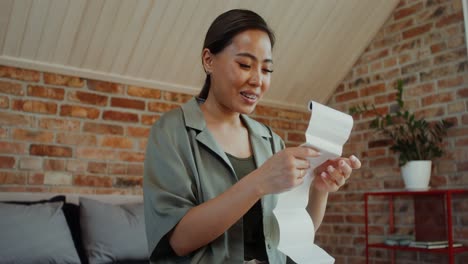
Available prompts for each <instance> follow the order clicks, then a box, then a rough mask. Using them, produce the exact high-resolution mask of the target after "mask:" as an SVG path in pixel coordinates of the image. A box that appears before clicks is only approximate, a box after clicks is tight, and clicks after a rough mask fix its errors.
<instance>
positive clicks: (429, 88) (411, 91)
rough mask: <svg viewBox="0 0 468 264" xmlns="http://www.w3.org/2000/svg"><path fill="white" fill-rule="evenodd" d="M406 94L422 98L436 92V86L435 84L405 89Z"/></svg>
mask: <svg viewBox="0 0 468 264" xmlns="http://www.w3.org/2000/svg"><path fill="white" fill-rule="evenodd" d="M405 92H406V94H407V95H409V96H414V97H421V96H423V95H426V94H429V93H432V92H434V84H433V83H425V84H420V85H418V86H416V87H413V88H408V89H405Z"/></svg>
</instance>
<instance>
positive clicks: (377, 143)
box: [368, 139, 392, 149]
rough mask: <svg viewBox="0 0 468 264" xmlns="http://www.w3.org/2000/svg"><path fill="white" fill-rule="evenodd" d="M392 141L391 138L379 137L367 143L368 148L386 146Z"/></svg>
mask: <svg viewBox="0 0 468 264" xmlns="http://www.w3.org/2000/svg"><path fill="white" fill-rule="evenodd" d="M391 143H392V141H391V140H389V139H379V140H374V141H369V143H368V148H369V149H371V148H380V147H388V146H390V145H391Z"/></svg>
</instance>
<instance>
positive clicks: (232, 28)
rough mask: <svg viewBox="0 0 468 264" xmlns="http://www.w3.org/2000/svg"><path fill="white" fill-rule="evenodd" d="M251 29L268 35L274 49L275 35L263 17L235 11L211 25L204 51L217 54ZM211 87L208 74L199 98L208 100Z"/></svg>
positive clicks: (221, 16)
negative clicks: (207, 50)
mask: <svg viewBox="0 0 468 264" xmlns="http://www.w3.org/2000/svg"><path fill="white" fill-rule="evenodd" d="M249 29H258V30H261V31H264V32H265V33H267V34H268V37H269V38H270V42H271V47H272V48H273V46H274V45H275V34H274V33H273V30H271V28H270V27H269V26H268V25H267V23H266V22H265V20H264V19H263V18H262V17H261V16H259V15H258V14H257V13H255V12H253V11H250V10H246V9H233V10H229V11H227V12H224V13H222V14H221V15H219V16H218V17H217V18H216V19H215V20H214V21H213V23H211V26H210V28H209V29H208V31H207V32H206V36H205V42H204V43H203V49H205V48H207V49H209V50H210V52H211V53H212V54H217V53H219V52H221V51H222V50H223V49H224V48H225V47H227V46H229V44H231V43H232V39H233V38H234V37H235V36H236V35H237V34H239V33H241V32H244V31H246V30H249ZM210 85H211V79H210V75H208V74H207V75H206V79H205V84H204V85H203V88H202V90H201V92H200V94H199V95H198V97H200V98H202V99H206V98H207V97H208V93H209V91H210Z"/></svg>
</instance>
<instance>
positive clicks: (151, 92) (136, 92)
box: [127, 86, 161, 99]
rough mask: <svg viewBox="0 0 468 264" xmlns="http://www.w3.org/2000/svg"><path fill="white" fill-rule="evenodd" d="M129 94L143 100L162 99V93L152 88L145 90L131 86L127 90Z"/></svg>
mask: <svg viewBox="0 0 468 264" xmlns="http://www.w3.org/2000/svg"><path fill="white" fill-rule="evenodd" d="M127 94H128V95H131V96H137V97H143V98H153V99H160V98H161V91H160V90H157V89H152V88H144V87H137V86H129V87H128V90H127Z"/></svg>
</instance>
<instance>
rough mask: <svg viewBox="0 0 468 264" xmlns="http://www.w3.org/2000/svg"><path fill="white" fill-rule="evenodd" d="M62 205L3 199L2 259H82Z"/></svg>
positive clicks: (0, 219)
mask: <svg viewBox="0 0 468 264" xmlns="http://www.w3.org/2000/svg"><path fill="white" fill-rule="evenodd" d="M62 205H63V202H53V203H36V204H31V205H21V204H11V203H0V215H1V216H2V217H0V233H1V234H2V235H1V236H0V263H80V259H79V257H78V254H77V253H76V250H75V247H74V245H73V240H72V237H71V234H70V230H69V228H68V225H67V222H66V220H65V217H64V215H63V212H62Z"/></svg>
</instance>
